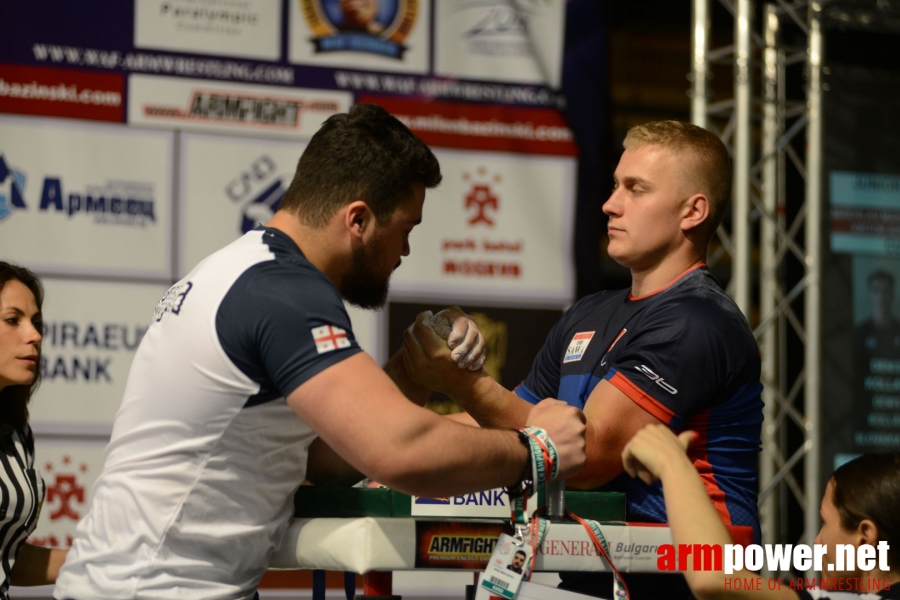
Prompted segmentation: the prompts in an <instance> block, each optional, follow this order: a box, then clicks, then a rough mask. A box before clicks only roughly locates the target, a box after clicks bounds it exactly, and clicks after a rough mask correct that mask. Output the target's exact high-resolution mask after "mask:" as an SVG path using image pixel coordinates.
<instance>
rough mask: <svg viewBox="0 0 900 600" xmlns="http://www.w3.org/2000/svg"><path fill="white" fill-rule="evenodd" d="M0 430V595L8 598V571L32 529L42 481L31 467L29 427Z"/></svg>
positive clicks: (32, 459)
mask: <svg viewBox="0 0 900 600" xmlns="http://www.w3.org/2000/svg"><path fill="white" fill-rule="evenodd" d="M4 429H6V430H7V431H5V432H3V433H0V435H3V436H4V438H6V439H4V440H2V443H0V463H2V465H0V553H2V561H3V579H2V580H0V582H2V583H0V598H2V599H4V600H5V599H6V598H9V573H10V571H12V568H13V565H14V564H15V562H16V555H17V554H18V553H19V549H20V548H21V547H22V544H24V543H25V540H26V539H27V538H28V536H29V535H31V532H32V531H34V527H35V525H37V520H38V516H39V515H40V512H41V503H42V502H43V501H44V480H43V479H42V478H41V476H40V473H38V472H37V471H36V470H35V468H34V437H33V436H32V434H31V428H30V427H28V425H25V429H24V430H23V431H22V432H19V431H17V430H15V429H13V428H12V427H9V426H6V425H4Z"/></svg>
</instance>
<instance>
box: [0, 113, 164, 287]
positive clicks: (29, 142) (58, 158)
mask: <svg viewBox="0 0 900 600" xmlns="http://www.w3.org/2000/svg"><path fill="white" fill-rule="evenodd" d="M173 149H174V144H173V135H172V134H171V133H167V132H156V131H142V130H139V129H126V128H124V127H121V126H119V127H117V126H114V125H106V124H99V123H98V124H89V123H78V122H75V121H61V120H59V119H40V118H26V117H21V118H11V117H3V118H0V255H2V256H4V257H7V258H9V259H13V260H15V261H16V262H20V263H22V264H24V265H27V266H28V267H29V268H31V269H34V270H36V271H39V272H42V273H54V274H72V275H102V276H106V277H127V278H131V279H134V278H153V279H161V280H168V279H169V278H170V277H171V265H172V239H171V231H172V168H173V165H172V154H173Z"/></svg>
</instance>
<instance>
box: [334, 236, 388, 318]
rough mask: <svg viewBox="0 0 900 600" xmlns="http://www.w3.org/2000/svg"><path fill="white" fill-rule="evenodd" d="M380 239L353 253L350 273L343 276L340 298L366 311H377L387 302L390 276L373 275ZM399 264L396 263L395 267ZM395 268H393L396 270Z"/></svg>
mask: <svg viewBox="0 0 900 600" xmlns="http://www.w3.org/2000/svg"><path fill="white" fill-rule="evenodd" d="M380 242H381V239H380V238H378V237H376V238H375V239H373V240H372V241H371V242H370V243H369V244H364V245H362V246H360V247H359V248H356V249H355V250H354V251H353V261H352V263H351V265H350V271H349V272H348V273H347V275H345V276H344V278H343V281H342V285H341V289H340V292H341V296H343V297H344V300H346V301H347V302H349V303H350V304H352V305H353V306H358V307H359V308H362V309H366V310H378V309H379V308H381V307H383V306H384V304H385V302H387V295H388V288H389V287H390V281H391V275H390V274H388V276H387V277H385V278H383V279H382V278H381V277H379V276H378V275H376V274H375V266H376V265H377V264H378V254H379V252H380V249H381V243H380ZM399 266H400V262H397V267H399ZM397 267H394V269H396V268H397Z"/></svg>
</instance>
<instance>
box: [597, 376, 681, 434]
mask: <svg viewBox="0 0 900 600" xmlns="http://www.w3.org/2000/svg"><path fill="white" fill-rule="evenodd" d="M609 382H610V383H611V384H613V385H614V386H616V388H618V390H619V391H620V392H622V393H623V394H625V395H626V396H628V397H629V398H631V399H632V400H633V401H634V403H635V404H637V405H638V406H640V407H641V408H643V409H644V410H646V411H647V412H648V413H650V414H651V415H653V416H654V417H656V418H657V419H659V420H660V421H661V422H662V423H664V424H665V425H669V424H670V423H671V422H672V419H673V418H674V417H675V413H674V412H673V411H672V409H671V408H669V407H668V406H665V405H664V404H662V403H660V402H659V401H658V400H657V399H656V398H654V397H653V396H651V395H649V394H648V393H647V392H645V391H644V390H642V389H641V388H639V387H638V386H636V385H634V384H633V383H631V381H630V380H629V379H628V378H627V377H625V376H624V375H622V372H621V371H616V374H615V375H613V376H612V377H611V378H610V379H609Z"/></svg>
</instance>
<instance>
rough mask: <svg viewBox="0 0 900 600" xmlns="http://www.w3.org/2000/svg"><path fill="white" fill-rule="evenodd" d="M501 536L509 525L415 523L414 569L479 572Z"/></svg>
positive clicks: (508, 531)
mask: <svg viewBox="0 0 900 600" xmlns="http://www.w3.org/2000/svg"><path fill="white" fill-rule="evenodd" d="M506 516H507V517H509V515H506ZM501 533H511V532H510V530H509V526H508V525H504V524H500V523H497V524H477V523H464V522H458V523H453V522H449V521H416V568H417V569H470V570H473V571H477V570H482V569H484V568H485V567H486V566H487V564H488V561H489V560H490V558H491V553H492V552H493V551H494V547H495V546H496V545H497V538H498V537H499V536H500V534H501Z"/></svg>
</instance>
